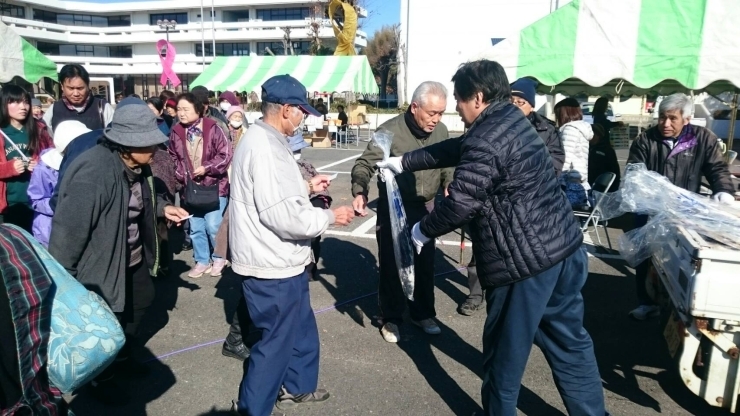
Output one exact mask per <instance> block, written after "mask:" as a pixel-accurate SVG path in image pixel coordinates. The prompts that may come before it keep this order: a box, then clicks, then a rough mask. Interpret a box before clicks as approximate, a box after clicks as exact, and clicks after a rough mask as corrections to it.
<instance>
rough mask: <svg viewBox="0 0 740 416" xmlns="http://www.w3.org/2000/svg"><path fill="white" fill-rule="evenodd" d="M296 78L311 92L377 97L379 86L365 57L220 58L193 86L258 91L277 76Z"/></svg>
mask: <svg viewBox="0 0 740 416" xmlns="http://www.w3.org/2000/svg"><path fill="white" fill-rule="evenodd" d="M284 74H289V75H292V76H294V77H296V78H297V79H298V80H299V81H301V83H302V84H303V85H305V86H306V89H307V90H308V91H309V92H313V91H321V92H324V91H327V92H345V91H352V92H357V93H362V94H377V93H378V86H377V84H376V82H375V78H374V76H373V75H372V70H371V69H370V64H369V63H368V61H367V58H366V57H364V56H347V57H345V56H245V57H241V58H234V57H218V58H216V59H215V60H214V61H213V63H211V64H210V65H209V66H208V67H207V68H206V70H205V71H203V73H202V74H201V75H200V76H198V78H196V79H195V80H194V81H193V82H192V83H191V87H194V86H197V85H203V86H206V87H208V88H209V89H211V90H219V91H223V90H226V89H229V90H237V91H256V92H259V90H260V88H261V86H262V84H263V83H264V82H265V81H266V80H267V79H268V78H269V77H272V76H274V75H284Z"/></svg>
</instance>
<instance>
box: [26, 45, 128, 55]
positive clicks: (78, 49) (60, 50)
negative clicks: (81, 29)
mask: <svg viewBox="0 0 740 416" xmlns="http://www.w3.org/2000/svg"><path fill="white" fill-rule="evenodd" d="M36 48H37V49H38V50H39V51H40V52H41V53H43V54H44V55H55V56H93V57H96V58H108V57H110V58H131V57H132V56H133V54H132V50H131V45H122V46H96V45H66V44H58V43H49V42H37V43H36Z"/></svg>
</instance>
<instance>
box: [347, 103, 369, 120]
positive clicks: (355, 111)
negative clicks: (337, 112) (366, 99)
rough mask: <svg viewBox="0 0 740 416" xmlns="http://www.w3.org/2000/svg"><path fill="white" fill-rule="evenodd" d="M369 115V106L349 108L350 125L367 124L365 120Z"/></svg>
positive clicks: (355, 105) (352, 106)
mask: <svg viewBox="0 0 740 416" xmlns="http://www.w3.org/2000/svg"><path fill="white" fill-rule="evenodd" d="M366 114H367V106H365V105H357V104H354V105H351V106H350V108H349V114H348V115H349V124H365V122H366V121H365V118H366V116H365V115H366Z"/></svg>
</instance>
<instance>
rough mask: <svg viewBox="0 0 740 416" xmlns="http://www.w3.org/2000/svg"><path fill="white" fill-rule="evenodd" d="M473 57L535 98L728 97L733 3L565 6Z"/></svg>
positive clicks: (739, 71) (642, 1)
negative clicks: (533, 87) (526, 83)
mask: <svg viewBox="0 0 740 416" xmlns="http://www.w3.org/2000/svg"><path fill="white" fill-rule="evenodd" d="M480 57H482V58H486V59H491V60H495V61H498V62H499V63H501V65H503V66H504V68H505V69H506V71H507V75H508V77H509V79H510V80H511V81H514V80H515V79H518V78H522V77H532V78H536V79H537V80H538V81H539V82H540V84H543V85H541V86H540V92H541V93H550V94H551V93H556V92H557V93H562V94H566V95H576V94H582V93H585V94H588V95H601V94H605V93H606V94H612V95H614V94H621V95H642V94H644V93H646V92H652V93H657V94H659V95H666V94H669V93H673V92H677V91H684V92H686V91H707V92H710V93H720V92H725V91H734V90H735V88H736V87H737V86H740V1H738V0H573V1H572V2H571V3H568V4H566V5H564V6H563V7H561V8H560V9H558V10H557V11H555V12H554V13H552V14H550V15H548V16H546V17H545V18H543V19H541V20H539V21H537V22H535V23H533V24H531V25H530V26H528V27H526V28H524V29H522V30H521V31H520V32H519V34H518V35H517V36H513V37H510V38H507V39H505V40H503V41H501V42H500V43H498V44H496V45H494V46H492V47H489V48H488V49H487V50H485V51H484V52H483V53H481V54H480Z"/></svg>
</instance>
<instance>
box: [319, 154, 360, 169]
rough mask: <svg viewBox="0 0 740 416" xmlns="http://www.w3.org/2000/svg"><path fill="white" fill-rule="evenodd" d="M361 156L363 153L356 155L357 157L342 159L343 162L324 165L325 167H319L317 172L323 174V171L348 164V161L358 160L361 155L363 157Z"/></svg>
mask: <svg viewBox="0 0 740 416" xmlns="http://www.w3.org/2000/svg"><path fill="white" fill-rule="evenodd" d="M361 154H362V153H358V154H356V155H354V156H350V157H347V158H344V159H342V160H338V161H336V162H333V163H329V164H328V165H324V166H321V167H318V168H316V170H317V171H319V172H321V171H323V170H324V169H326V168H330V167H332V166H336V165H339V164H342V163H344V162H348V161H350V160H355V159H357V158H358V157H360V155H361Z"/></svg>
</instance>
